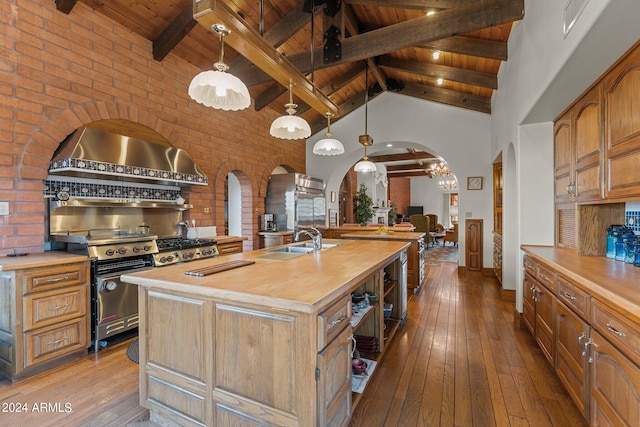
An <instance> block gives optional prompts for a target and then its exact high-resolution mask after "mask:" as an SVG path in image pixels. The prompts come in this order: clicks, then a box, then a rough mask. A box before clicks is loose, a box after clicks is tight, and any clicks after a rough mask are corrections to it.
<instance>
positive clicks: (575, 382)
mask: <svg viewBox="0 0 640 427" xmlns="http://www.w3.org/2000/svg"><path fill="white" fill-rule="evenodd" d="M589 329H590V328H589V325H587V324H586V323H585V322H584V321H583V320H582V319H580V318H579V317H578V316H577V315H576V314H574V313H573V312H572V311H571V310H570V309H569V308H567V306H565V305H564V304H563V303H562V302H558V304H557V306H556V361H555V368H556V373H557V374H558V377H559V378H560V381H562V383H563V384H564V386H565V387H566V388H567V391H568V392H569V395H570V396H571V398H572V399H573V401H574V402H575V404H576V406H577V407H578V409H580V412H582V415H583V416H584V417H585V418H587V420H588V419H589V406H588V404H589V400H588V391H589V383H588V381H587V379H588V378H587V374H588V370H587V357H586V355H583V351H584V344H585V343H586V342H587V339H588V337H589Z"/></svg>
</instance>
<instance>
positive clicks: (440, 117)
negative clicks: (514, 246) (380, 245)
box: [307, 92, 493, 267]
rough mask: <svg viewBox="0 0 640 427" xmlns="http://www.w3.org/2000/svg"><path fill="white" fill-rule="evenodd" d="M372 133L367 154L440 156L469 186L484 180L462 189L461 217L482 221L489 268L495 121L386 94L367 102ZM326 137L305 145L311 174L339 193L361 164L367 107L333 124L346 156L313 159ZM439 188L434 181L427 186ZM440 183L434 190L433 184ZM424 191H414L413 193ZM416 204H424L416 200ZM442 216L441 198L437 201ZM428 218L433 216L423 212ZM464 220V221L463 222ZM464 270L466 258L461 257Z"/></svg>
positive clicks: (461, 110) (330, 206) (486, 264)
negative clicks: (479, 186)
mask: <svg viewBox="0 0 640 427" xmlns="http://www.w3.org/2000/svg"><path fill="white" fill-rule="evenodd" d="M368 110H369V117H368V133H369V135H371V137H372V138H373V140H374V145H373V146H371V147H369V149H368V153H369V154H375V152H376V151H378V150H385V149H387V147H386V144H387V143H392V144H393V146H394V148H416V149H419V150H425V151H428V152H430V153H433V154H435V155H439V156H442V157H443V158H444V159H445V160H446V161H447V163H448V164H449V167H450V168H451V169H452V171H453V172H454V173H455V174H456V176H457V177H458V182H460V183H466V182H467V176H483V177H484V180H485V184H484V189H483V190H482V191H467V190H466V185H462V186H461V188H460V191H459V194H460V212H465V211H467V212H471V213H472V216H473V218H482V219H483V220H484V224H485V229H484V230H485V233H484V234H485V235H484V247H485V248H486V249H485V252H484V265H485V266H486V267H491V266H492V264H493V261H492V260H493V255H492V253H491V247H492V245H493V243H492V235H491V224H492V223H493V220H492V215H493V213H492V206H493V201H492V200H493V199H492V194H493V193H492V191H491V179H492V169H491V161H492V159H491V156H490V154H491V117H490V116H489V115H488V114H484V113H478V112H475V111H469V110H465V109H461V108H457V107H450V106H447V105H443V104H438V103H434V102H429V101H424V100H420V99H416V98H413V97H409V96H405V95H400V94H397V93H391V92H385V93H382V94H380V95H378V96H377V97H375V98H374V99H373V100H370V101H369V107H368ZM324 132H325V130H323V131H322V132H319V133H318V134H316V135H313V136H312V137H311V138H310V139H309V140H308V141H307V174H309V175H311V176H315V177H318V178H323V179H324V180H325V183H326V185H327V188H326V191H327V194H329V192H330V191H338V189H339V187H340V183H341V182H342V179H343V178H344V175H345V174H346V173H347V172H348V170H349V169H350V168H352V167H353V165H354V164H355V163H356V162H357V161H358V160H360V159H361V158H362V156H363V154H364V148H363V147H362V146H361V145H360V144H359V143H358V135H360V134H363V133H364V107H360V108H358V109H357V110H355V111H353V112H352V113H350V114H349V115H347V116H345V117H343V118H342V119H340V120H338V121H336V122H335V123H332V125H331V132H332V134H333V136H334V137H335V138H337V139H339V140H340V141H341V142H342V143H343V145H344V147H345V154H343V155H340V156H317V155H315V154H313V152H312V149H313V145H314V144H315V143H316V141H318V140H319V139H321V138H323V137H324ZM429 181H430V185H436V188H437V181H436V180H435V179H432V180H429ZM434 183H436V184H434ZM414 191H415V192H418V191H422V190H421V189H419V188H417V186H415V187H414V186H413V185H412V192H414ZM438 193H439V194H441V193H442V192H441V191H440V190H438V192H437V193H432V192H431V191H430V190H429V188H427V189H426V191H424V193H421V194H424V195H425V196H423V197H425V199H424V202H425V206H430V205H429V204H428V203H431V201H430V200H431V199H430V198H429V194H438ZM412 203H415V204H418V205H419V204H421V203H419V202H418V201H417V200H413V194H412ZM434 203H439V204H440V208H439V211H442V207H441V204H442V196H441V195H438V196H436V197H434ZM337 207H338V205H337V203H335V204H331V203H330V202H329V203H328V206H327V209H337ZM425 209H426V210H425V213H429V212H428V209H427V208H426V207H425ZM463 218H464V217H463V216H462V214H461V217H460V220H461V221H462V220H463ZM459 241H460V244H459V246H460V251H461V253H464V230H463V228H462V227H461V231H460V235H459ZM460 264H461V265H464V257H460Z"/></svg>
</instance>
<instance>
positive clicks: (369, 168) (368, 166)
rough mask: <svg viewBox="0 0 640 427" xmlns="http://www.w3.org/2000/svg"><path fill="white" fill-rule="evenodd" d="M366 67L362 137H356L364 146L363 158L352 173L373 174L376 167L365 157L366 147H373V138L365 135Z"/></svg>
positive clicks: (366, 114) (366, 67)
mask: <svg viewBox="0 0 640 427" xmlns="http://www.w3.org/2000/svg"><path fill="white" fill-rule="evenodd" d="M366 64H367V65H366V66H365V75H364V81H365V89H364V90H365V92H364V135H360V136H359V137H358V142H359V143H360V144H362V145H364V157H363V158H362V160H360V161H359V162H358V163H356V165H355V167H354V168H353V170H354V171H356V172H375V171H376V170H377V169H376V165H374V164H373V162H371V161H370V160H369V157H367V147H368V146H370V145H373V138H371V136H369V134H368V133H367V120H368V115H369V114H368V113H369V111H368V107H367V106H368V101H369V63H368V62H367V63H366Z"/></svg>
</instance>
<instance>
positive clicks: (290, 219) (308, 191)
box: [265, 173, 326, 234]
mask: <svg viewBox="0 0 640 427" xmlns="http://www.w3.org/2000/svg"><path fill="white" fill-rule="evenodd" d="M265 209H266V213H268V214H273V215H274V222H275V223H276V225H277V230H278V231H285V230H286V231H296V232H297V231H299V230H304V229H305V228H309V227H314V228H317V229H318V230H320V231H322V232H323V234H324V230H325V223H326V200H325V197H324V181H323V180H322V179H320V178H314V177H311V176H308V175H304V174H300V173H287V174H278V175H271V178H270V179H269V185H268V187H267V199H266V204H265Z"/></svg>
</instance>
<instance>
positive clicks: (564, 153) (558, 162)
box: [553, 110, 573, 203]
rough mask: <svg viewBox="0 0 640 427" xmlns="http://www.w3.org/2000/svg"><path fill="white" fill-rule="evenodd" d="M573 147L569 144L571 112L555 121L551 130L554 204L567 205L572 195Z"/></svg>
mask: <svg viewBox="0 0 640 427" xmlns="http://www.w3.org/2000/svg"><path fill="white" fill-rule="evenodd" d="M572 155H573V147H572V143H571V110H569V111H568V112H567V113H565V115H564V116H562V117H561V118H560V119H559V120H557V121H556V123H555V125H554V129H553V157H554V181H555V201H556V203H567V202H570V201H571V200H572V197H573V194H572V192H571V191H570V185H571V184H573V169H572V167H573V166H572V165H573V161H572Z"/></svg>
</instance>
